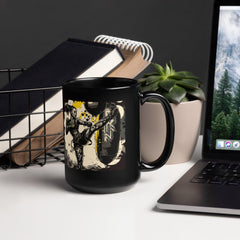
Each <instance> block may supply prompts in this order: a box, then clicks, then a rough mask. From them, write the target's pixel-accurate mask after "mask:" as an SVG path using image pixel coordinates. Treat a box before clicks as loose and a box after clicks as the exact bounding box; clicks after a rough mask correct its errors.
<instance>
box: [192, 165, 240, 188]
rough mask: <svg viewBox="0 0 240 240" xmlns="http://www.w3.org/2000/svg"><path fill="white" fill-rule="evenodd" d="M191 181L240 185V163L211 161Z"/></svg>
mask: <svg viewBox="0 0 240 240" xmlns="http://www.w3.org/2000/svg"><path fill="white" fill-rule="evenodd" d="M191 182H192V183H207V184H217V185H231V186H240V164H236V163H234V164H233V163H232V164H231V163H214V162H209V163H208V164H207V166H206V167H204V168H203V170H202V171H201V172H200V173H199V174H197V175H196V176H195V177H194V178H193V179H192V180H191Z"/></svg>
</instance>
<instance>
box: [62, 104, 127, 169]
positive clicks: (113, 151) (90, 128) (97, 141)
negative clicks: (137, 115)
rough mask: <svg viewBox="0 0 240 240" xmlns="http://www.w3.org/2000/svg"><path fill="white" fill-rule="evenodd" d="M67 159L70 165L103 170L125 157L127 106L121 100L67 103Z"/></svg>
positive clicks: (119, 162) (120, 161)
mask: <svg viewBox="0 0 240 240" xmlns="http://www.w3.org/2000/svg"><path fill="white" fill-rule="evenodd" d="M64 107H65V116H64V118H65V121H64V128H65V149H66V151H65V155H66V156H65V159H66V164H67V166H68V167H70V168H75V169H82V170H84V169H85V170H95V171H98V170H101V169H107V168H112V167H113V166H115V167H116V166H118V165H120V164H122V163H123V161H124V159H125V107H124V102H123V101H117V102H103V103H102V102H81V101H73V100H68V101H67V102H65V106H64Z"/></svg>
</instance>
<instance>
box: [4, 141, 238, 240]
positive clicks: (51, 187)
mask: <svg viewBox="0 0 240 240" xmlns="http://www.w3.org/2000/svg"><path fill="white" fill-rule="evenodd" d="M200 149H201V141H199V142H198V145H197V148H196V151H195V153H194V155H193V157H192V159H191V160H190V161H189V162H187V163H182V164H177V165H165V166H164V167H162V168H161V169H159V170H156V171H153V172H147V173H142V174H141V179H140V180H139V182H138V183H137V184H136V185H135V186H134V187H133V188H132V189H130V190H128V191H126V192H122V193H116V194H108V195H94V194H84V193H79V192H76V191H75V190H72V189H71V187H69V186H68V185H67V184H66V182H65V180H64V165H63V164H62V163H49V164H48V165H46V166H44V167H40V166H32V167H29V168H27V169H11V170H7V171H4V170H0V230H1V232H0V239H1V240H9V239H10V240H15V239H17V240H48V239H51V240H55V239H57V240H61V239H64V240H67V239H83V240H88V239H94V240H95V239H101V240H108V239H111V240H117V239H121V240H128V239H131V240H132V239H137V240H141V239H145V240H146V239H147V240H150V239H163V240H165V239H174V240H175V239H177V240H182V239H183V240H187V239H194V240H195V239H196V240H198V239H199V240H200V239H201V240H203V239H206V240H208V239H218V240H219V239H224V240H225V239H235V238H236V239H239V236H240V228H239V223H240V217H232V216H223V215H206V214H192V213H176V212H164V211H160V210H157V209H156V201H157V200H158V198H159V197H160V196H161V195H162V194H163V193H164V192H165V191H166V190H167V189H168V188H169V187H170V186H171V185H172V184H173V183H174V182H176V181H177V179H178V178H179V177H180V176H182V175H183V174H184V173H185V172H186V171H187V170H188V169H189V168H190V167H191V166H192V165H193V164H194V163H195V162H196V161H197V160H198V159H200V156H201V154H200Z"/></svg>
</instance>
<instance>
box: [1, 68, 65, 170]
mask: <svg viewBox="0 0 240 240" xmlns="http://www.w3.org/2000/svg"><path fill="white" fill-rule="evenodd" d="M25 70H26V69H25V68H16V69H1V70H0V81H1V82H4V83H8V82H11V81H12V80H13V79H14V78H15V77H16V76H17V75H19V74H21V73H22V72H23V71H25ZM53 90H61V87H55V88H35V89H21V90H9V91H1V90H0V94H4V97H5V98H7V99H8V103H9V104H8V105H9V106H8V112H7V113H4V114H2V113H0V118H4V121H8V119H9V118H13V117H19V116H20V117H25V118H27V119H28V134H27V135H26V136H20V137H13V135H12V129H11V128H9V129H8V130H7V133H5V134H4V136H7V137H1V136H0V137H1V138H0V167H1V168H3V169H8V168H15V167H27V166H30V165H33V164H40V165H41V166H43V165H45V164H46V163H47V162H52V161H63V159H64V144H63V131H62V130H61V131H58V132H54V133H51V134H48V133H47V127H46V126H47V122H48V120H47V118H46V115H47V114H49V113H51V114H53V115H57V114H59V113H61V112H62V109H61V110H56V111H51V112H47V111H46V106H45V102H46V101H45V95H46V93H47V91H53ZM19 93H21V94H22V93H24V94H26V95H27V96H28V97H27V99H28V100H27V103H26V104H27V105H28V106H29V107H28V109H29V111H26V112H24V113H17V114H16V113H14V112H12V109H11V102H12V98H13V96H14V94H19ZM39 93H41V95H42V96H43V111H39V112H37V113H33V112H31V111H30V105H31V94H39ZM0 104H1V103H0ZM34 114H41V116H43V124H42V126H41V128H42V129H43V131H42V133H41V134H40V135H36V134H32V131H31V125H32V122H31V121H32V116H33V115H34ZM49 137H54V138H56V139H58V141H56V144H52V145H50V146H49V144H47V139H48V138H49ZM33 140H34V141H36V140H39V141H40V140H41V143H42V144H41V146H40V147H36V146H35V147H34V148H33V146H32V141H33ZM22 141H25V143H26V145H27V148H26V149H20V150H19V149H17V148H16V146H17V145H18V143H19V142H22ZM16 142H17V143H16ZM1 144H2V146H3V144H5V145H4V146H6V145H7V149H6V150H4V151H2V149H4V148H1ZM16 149H17V150H16ZM33 152H35V153H38V157H36V158H34V159H33V158H32V154H33ZM19 153H27V154H26V156H28V158H27V159H25V160H24V164H21V165H19V164H17V163H16V161H14V160H13V159H14V158H13V156H16V154H19Z"/></svg>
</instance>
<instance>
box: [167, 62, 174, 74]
mask: <svg viewBox="0 0 240 240" xmlns="http://www.w3.org/2000/svg"><path fill="white" fill-rule="evenodd" d="M168 66H169V68H170V71H171V72H173V71H174V70H173V66H172V62H171V61H170V62H169V63H168Z"/></svg>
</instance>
